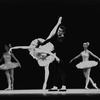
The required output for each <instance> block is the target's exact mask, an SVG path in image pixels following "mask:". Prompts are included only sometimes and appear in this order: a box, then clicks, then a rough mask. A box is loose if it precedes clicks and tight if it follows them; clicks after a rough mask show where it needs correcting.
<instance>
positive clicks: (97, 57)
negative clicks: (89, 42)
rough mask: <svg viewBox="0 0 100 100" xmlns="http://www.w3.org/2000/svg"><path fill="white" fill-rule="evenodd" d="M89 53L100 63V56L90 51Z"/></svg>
mask: <svg viewBox="0 0 100 100" xmlns="http://www.w3.org/2000/svg"><path fill="white" fill-rule="evenodd" d="M88 52H89V54H91V55H92V56H93V57H95V58H97V59H98V60H99V61H100V58H99V57H98V56H96V55H95V54H93V53H92V52H91V51H89V50H88Z"/></svg>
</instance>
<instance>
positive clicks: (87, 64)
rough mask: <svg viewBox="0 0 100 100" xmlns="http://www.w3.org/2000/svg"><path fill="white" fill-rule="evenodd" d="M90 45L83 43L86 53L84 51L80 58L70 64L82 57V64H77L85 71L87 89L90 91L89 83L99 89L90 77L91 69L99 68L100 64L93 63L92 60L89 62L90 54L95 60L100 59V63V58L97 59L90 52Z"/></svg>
mask: <svg viewBox="0 0 100 100" xmlns="http://www.w3.org/2000/svg"><path fill="white" fill-rule="evenodd" d="M89 44H90V43H89V42H86V43H83V48H84V51H82V52H81V53H80V54H79V55H78V56H76V57H75V58H73V59H72V60H71V61H70V62H72V61H73V60H75V59H77V58H78V57H80V56H82V60H83V61H82V62H80V63H79V64H77V65H76V67H77V68H78V69H83V74H84V76H85V78H86V84H85V89H88V84H89V81H90V82H91V84H92V85H93V87H94V88H96V89H98V87H97V85H96V83H94V82H93V80H92V78H91V77H90V72H91V68H92V67H95V66H97V65H98V62H96V61H92V60H91V61H89V54H90V55H92V56H94V57H95V58H97V59H99V61H100V58H99V57H97V56H96V55H94V54H93V53H92V52H91V51H89V50H88V46H89Z"/></svg>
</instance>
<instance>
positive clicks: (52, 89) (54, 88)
mask: <svg viewBox="0 0 100 100" xmlns="http://www.w3.org/2000/svg"><path fill="white" fill-rule="evenodd" d="M49 91H58V87H56V86H53V88H51V89H49Z"/></svg>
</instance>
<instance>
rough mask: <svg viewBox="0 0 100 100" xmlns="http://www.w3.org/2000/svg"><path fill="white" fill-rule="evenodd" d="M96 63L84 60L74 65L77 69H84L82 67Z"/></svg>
mask: <svg viewBox="0 0 100 100" xmlns="http://www.w3.org/2000/svg"><path fill="white" fill-rule="evenodd" d="M97 65H98V62H96V61H84V62H80V63H79V64H77V65H76V67H77V68H79V69H84V68H90V67H95V66H97Z"/></svg>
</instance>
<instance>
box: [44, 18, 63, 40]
mask: <svg viewBox="0 0 100 100" xmlns="http://www.w3.org/2000/svg"><path fill="white" fill-rule="evenodd" d="M61 21H62V17H59V19H58V22H57V24H56V25H55V27H54V28H53V30H52V31H51V32H50V34H49V36H48V37H47V39H46V40H48V39H50V38H52V37H53V36H54V35H55V34H56V31H57V28H58V26H59V25H60V24H61Z"/></svg>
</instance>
